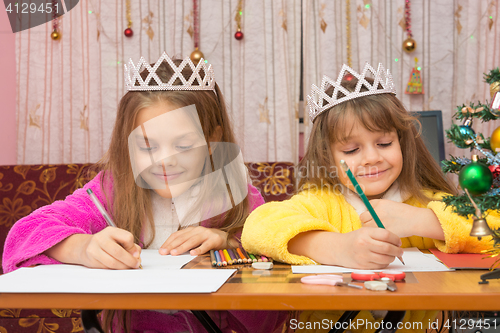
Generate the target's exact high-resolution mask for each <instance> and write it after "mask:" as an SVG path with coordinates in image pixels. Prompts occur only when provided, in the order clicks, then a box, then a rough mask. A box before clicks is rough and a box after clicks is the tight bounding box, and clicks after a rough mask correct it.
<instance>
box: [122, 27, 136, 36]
mask: <svg viewBox="0 0 500 333" xmlns="http://www.w3.org/2000/svg"><path fill="white" fill-rule="evenodd" d="M123 33H124V34H125V36H126V37H132V36H133V35H134V32H133V31H132V29H130V28H127V29H125V31H124V32H123Z"/></svg>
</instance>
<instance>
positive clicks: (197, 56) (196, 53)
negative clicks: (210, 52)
mask: <svg viewBox="0 0 500 333" xmlns="http://www.w3.org/2000/svg"><path fill="white" fill-rule="evenodd" d="M204 57H205V56H204V55H203V52H201V51H200V50H198V48H195V49H194V51H193V52H192V53H191V55H190V56H189V58H191V61H192V62H193V63H194V64H195V65H197V64H198V63H199V62H200V60H201V58H204Z"/></svg>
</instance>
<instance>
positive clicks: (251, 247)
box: [241, 188, 500, 333]
mask: <svg viewBox="0 0 500 333" xmlns="http://www.w3.org/2000/svg"><path fill="white" fill-rule="evenodd" d="M424 193H425V194H426V196H427V197H429V198H431V199H432V201H430V202H429V203H428V204H427V206H425V205H422V204H421V203H420V202H418V201H417V200H416V199H414V198H409V199H408V200H406V201H404V203H406V204H408V205H411V206H415V207H421V208H425V207H427V208H429V209H431V210H432V211H433V212H434V213H435V214H436V216H437V218H438V220H439V222H440V223H441V226H442V228H443V231H444V235H445V240H444V241H439V240H433V239H430V238H424V237H420V236H412V237H407V238H402V239H401V240H402V247H418V248H419V249H429V248H435V247H437V248H438V249H439V250H440V251H442V252H446V253H459V252H463V253H479V252H480V251H481V250H484V249H490V248H491V244H492V243H491V238H490V237H484V238H482V240H481V241H478V240H477V238H474V237H470V236H469V233H470V230H471V227H472V219H471V218H468V219H466V218H464V217H461V216H458V215H457V214H454V213H453V212H452V208H451V207H447V208H445V204H444V203H443V202H441V201H440V199H441V198H442V197H443V196H444V195H446V194H445V193H443V192H438V193H434V192H431V191H424ZM487 213H488V216H487V218H486V219H487V221H488V224H489V225H490V227H491V228H499V227H500V213H499V212H497V211H489V212H487ZM361 226H362V223H361V220H360V219H359V215H358V213H356V211H355V210H354V208H353V207H352V206H351V205H350V204H349V203H348V202H347V201H346V200H345V198H344V196H343V195H342V194H341V193H340V192H339V191H335V192H333V191H331V190H329V189H328V188H323V189H319V190H318V189H312V190H307V191H302V192H301V193H299V194H296V195H294V196H293V197H292V198H291V199H290V200H286V201H282V202H270V203H266V204H264V205H262V206H260V207H258V208H257V209H255V210H254V211H253V212H252V213H251V214H250V216H249V217H248V219H247V221H246V222H245V226H244V227H243V233H242V236H241V242H242V245H243V247H244V248H245V249H246V250H247V251H248V252H249V253H257V254H263V255H265V256H268V257H271V258H273V259H275V260H278V261H281V262H285V263H288V264H292V265H310V264H315V262H314V261H313V260H311V259H310V258H307V257H305V256H299V255H295V254H291V253H290V252H288V242H289V241H290V240H291V239H292V238H294V237H295V236H296V235H298V234H299V233H302V232H306V231H311V230H324V231H331V232H341V233H347V232H350V231H353V230H357V229H359V228H361ZM341 314H342V312H339V311H304V312H302V313H301V315H300V319H299V320H300V321H301V322H307V321H321V319H323V318H329V319H334V318H336V319H338V318H339V317H340V315H341ZM436 314H437V311H408V312H407V314H406V316H405V319H404V321H405V322H412V323H414V322H415V321H421V322H422V323H423V329H424V330H425V329H426V328H427V326H428V325H429V321H432V320H434V318H435V316H436ZM356 318H368V319H369V320H375V319H374V318H373V316H372V315H371V314H370V312H368V311H361V312H360V314H359V315H358V317H356ZM336 319H335V320H336ZM326 331H327V330H321V329H319V330H307V329H306V330H300V332H326ZM370 331H371V330H363V329H361V328H360V329H358V330H355V331H354V332H353V333H362V332H363V333H365V332H370ZM373 331H374V330H373ZM413 331H414V332H415V331H421V330H413ZM297 332H299V331H297ZM400 332H411V330H400Z"/></svg>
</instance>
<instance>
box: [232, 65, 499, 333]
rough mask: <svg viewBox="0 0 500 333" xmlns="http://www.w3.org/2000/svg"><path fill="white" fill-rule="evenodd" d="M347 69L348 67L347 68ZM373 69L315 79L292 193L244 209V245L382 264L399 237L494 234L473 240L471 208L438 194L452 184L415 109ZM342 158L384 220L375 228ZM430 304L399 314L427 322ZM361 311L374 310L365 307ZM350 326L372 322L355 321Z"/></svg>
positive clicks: (465, 239) (441, 245) (332, 316)
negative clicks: (466, 211) (455, 207)
mask: <svg viewBox="0 0 500 333" xmlns="http://www.w3.org/2000/svg"><path fill="white" fill-rule="evenodd" d="M346 69H347V72H351V73H352V74H351V73H348V75H345V76H344V74H345V72H346ZM369 71H371V72H372V73H373V74H374V76H375V79H374V80H373V79H370V78H367V77H365V75H364V74H358V73H355V72H354V71H352V69H350V68H348V67H347V66H345V65H344V67H343V69H342V71H341V73H340V75H339V78H338V80H337V81H333V80H331V79H329V78H328V77H325V78H324V79H323V82H322V85H321V87H320V88H318V87H315V86H313V91H312V94H311V95H310V96H308V111H309V115H310V118H311V119H312V121H313V125H312V130H311V135H310V138H309V143H308V147H307V151H306V153H305V156H304V158H303V159H302V161H301V162H300V163H299V165H298V177H299V191H298V194H296V195H295V196H293V197H292V198H291V199H290V200H287V201H283V202H271V203H267V204H264V205H262V206H260V207H259V208H257V209H256V210H254V211H253V212H252V214H250V216H249V217H248V219H247V221H246V223H245V225H244V228H243V234H242V238H241V240H242V244H243V246H244V248H245V249H246V250H247V251H248V252H249V253H258V254H263V255H266V256H269V257H272V258H273V259H275V260H278V261H282V262H285V263H289V264H294V265H303V264H315V263H317V264H327V265H338V266H344V267H350V268H356V269H382V268H384V267H386V266H387V265H388V264H390V263H391V262H392V261H394V258H396V257H398V256H401V255H402V254H403V250H402V248H404V247H418V248H419V249H428V248H434V247H437V248H438V249H439V250H441V251H443V252H447V253H458V252H467V253H478V252H480V251H481V250H484V249H490V248H491V246H492V242H491V239H490V237H484V238H483V239H482V240H481V241H479V240H478V239H477V238H473V237H470V236H469V233H470V230H471V227H472V219H471V218H464V217H461V216H459V215H457V214H455V213H453V212H452V207H446V205H445V204H444V203H443V202H442V201H441V198H442V197H443V196H444V195H447V194H456V190H455V188H454V187H453V186H452V185H451V184H450V183H449V182H448V181H447V179H446V178H445V177H444V175H443V173H442V172H441V170H440V167H439V165H438V164H437V163H436V162H435V160H434V159H433V157H432V156H431V154H430V153H429V151H428V150H427V148H426V147H425V144H424V142H423V141H422V138H421V136H420V133H419V130H417V128H416V126H415V118H414V117H412V116H411V115H410V114H409V113H408V112H407V110H406V109H405V107H404V106H403V105H402V103H401V102H400V101H399V100H398V99H397V98H396V96H395V89H394V84H393V82H392V78H391V76H390V73H388V72H386V71H384V70H383V67H382V68H381V66H380V65H379V69H378V71H375V70H374V69H373V68H372V67H370V66H369V65H367V67H365V70H364V71H363V72H362V73H368V72H369ZM341 160H344V161H345V162H346V163H347V165H348V166H349V168H350V170H351V171H352V173H353V174H354V176H355V177H356V179H357V181H358V182H359V184H360V186H361V188H362V189H363V190H364V192H365V194H366V196H367V197H368V199H369V200H370V202H371V204H372V206H373V207H374V209H375V211H376V213H377V215H378V216H379V217H380V219H381V221H382V223H383V224H384V226H385V229H382V228H377V225H376V223H375V222H374V220H373V218H372V217H371V215H370V213H369V212H368V211H367V209H366V207H365V206H364V204H363V202H362V201H361V199H360V198H359V197H358V196H357V194H356V192H355V189H354V187H353V185H352V183H351V182H350V181H349V179H348V177H347V175H346V173H345V172H344V171H343V169H342V167H341V165H340V161H341ZM486 214H487V215H488V217H487V221H488V223H489V225H490V227H492V228H493V227H495V228H498V227H500V214H499V212H498V211H489V212H486ZM341 314H342V313H341V312H338V311H336V312H332V311H330V312H326V311H304V312H302V313H301V315H300V318H299V321H300V322H303V323H305V322H318V321H321V320H322V319H325V318H328V319H329V320H337V319H338V318H339V317H340V315H341ZM436 314H437V311H408V312H407V313H406V316H405V319H404V321H405V322H422V323H423V325H422V329H423V330H425V329H426V328H428V327H427V326H428V324H429V322H430V321H433V320H434V318H435V316H436ZM357 318H363V319H366V320H370V321H374V320H377V318H376V316H375V317H374V316H373V314H372V313H370V312H367V311H361V312H360V314H359V315H358V317H357ZM379 320H380V319H379ZM296 326H298V325H296ZM302 326H303V327H306V326H304V325H302ZM414 327H418V325H414ZM299 331H301V332H324V331H328V330H321V329H319V330H308V329H304V330H300V329H299V330H297V332H299ZM354 331H355V332H369V331H374V330H370V329H365V328H363V327H359V328H356V329H355V330H354ZM400 331H401V332H404V331H405V330H400ZM406 331H408V330H406ZM416 331H419V330H418V329H417V330H416Z"/></svg>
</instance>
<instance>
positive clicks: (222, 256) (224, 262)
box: [219, 250, 227, 266]
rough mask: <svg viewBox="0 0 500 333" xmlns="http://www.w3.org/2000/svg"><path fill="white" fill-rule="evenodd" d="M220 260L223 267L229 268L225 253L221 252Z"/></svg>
mask: <svg viewBox="0 0 500 333" xmlns="http://www.w3.org/2000/svg"><path fill="white" fill-rule="evenodd" d="M219 255H220V260H222V266H227V261H226V256H224V252H222V250H219Z"/></svg>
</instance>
